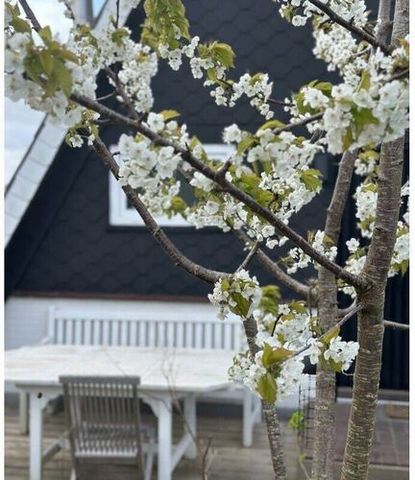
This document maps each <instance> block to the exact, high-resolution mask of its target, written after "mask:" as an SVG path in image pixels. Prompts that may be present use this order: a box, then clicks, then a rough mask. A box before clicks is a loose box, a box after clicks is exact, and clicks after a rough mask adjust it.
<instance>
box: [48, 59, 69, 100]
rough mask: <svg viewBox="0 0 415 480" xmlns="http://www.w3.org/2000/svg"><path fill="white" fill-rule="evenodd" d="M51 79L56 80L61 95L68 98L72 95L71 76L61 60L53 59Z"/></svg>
mask: <svg viewBox="0 0 415 480" xmlns="http://www.w3.org/2000/svg"><path fill="white" fill-rule="evenodd" d="M52 78H53V79H55V80H56V82H57V84H58V87H59V88H60V89H61V90H62V91H63V93H64V94H65V95H66V96H67V97H69V96H70V95H71V93H72V75H71V72H70V71H69V70H68V69H67V68H66V67H65V65H64V63H63V62H62V60H59V59H56V58H55V59H54V64H53V72H52Z"/></svg>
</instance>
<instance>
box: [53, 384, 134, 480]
mask: <svg viewBox="0 0 415 480" xmlns="http://www.w3.org/2000/svg"><path fill="white" fill-rule="evenodd" d="M59 381H60V383H61V384H62V386H63V392H64V402H65V412H66V419H67V424H68V430H69V439H70V443H71V451H72V456H73V460H74V465H75V469H76V468H77V467H76V466H77V465H78V466H79V464H80V462H82V461H87V460H91V459H102V460H105V459H106V458H108V459H113V460H115V459H120V460H131V461H132V462H133V463H134V464H135V463H137V467H138V470H139V472H141V473H140V475H141V476H140V477H137V478H142V472H143V463H142V446H141V432H140V428H141V420H140V404H139V397H138V386H139V384H140V379H139V378H138V377H126V378H120V377H79V376H62V377H60V378H59Z"/></svg>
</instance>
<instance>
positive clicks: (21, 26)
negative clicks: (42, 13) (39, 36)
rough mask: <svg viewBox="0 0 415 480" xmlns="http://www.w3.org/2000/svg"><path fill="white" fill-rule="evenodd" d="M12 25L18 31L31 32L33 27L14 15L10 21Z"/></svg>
mask: <svg viewBox="0 0 415 480" xmlns="http://www.w3.org/2000/svg"><path fill="white" fill-rule="evenodd" d="M6 5H7V4H6ZM10 25H11V26H12V27H13V28H14V29H15V30H16V32H18V33H31V32H32V29H31V28H30V25H29V24H28V23H27V22H26V21H24V20H23V18H20V17H14V18H13V20H12V21H11V22H10Z"/></svg>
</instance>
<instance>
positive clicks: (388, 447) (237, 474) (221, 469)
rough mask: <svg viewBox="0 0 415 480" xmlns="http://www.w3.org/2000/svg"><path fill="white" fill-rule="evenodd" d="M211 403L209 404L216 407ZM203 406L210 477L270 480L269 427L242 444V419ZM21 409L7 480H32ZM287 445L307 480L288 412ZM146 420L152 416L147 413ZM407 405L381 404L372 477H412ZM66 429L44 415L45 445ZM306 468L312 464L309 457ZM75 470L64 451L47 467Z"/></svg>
mask: <svg viewBox="0 0 415 480" xmlns="http://www.w3.org/2000/svg"><path fill="white" fill-rule="evenodd" d="M211 409H212V407H210V408H209V410H211ZM348 410H349V405H347V404H337V432H338V434H337V444H336V457H337V460H340V458H341V454H342V450H343V448H344V436H345V429H346V424H347V417H348ZM205 412H206V409H204V408H203V406H200V405H199V411H198V428H199V439H200V442H201V446H202V447H203V446H205V445H206V444H207V441H208V439H209V437H212V438H213V441H212V447H211V453H212V460H211V467H210V475H209V480H231V479H232V480H235V479H238V480H253V479H255V480H270V479H272V469H271V465H270V455H269V451H268V440H267V436H266V429H265V425H264V424H263V423H262V424H259V425H257V426H256V429H255V433H254V447H253V448H243V447H242V446H241V440H240V439H241V427H242V425H241V417H240V416H239V415H238V416H226V417H224V416H220V415H218V414H217V412H218V409H217V407H216V410H215V412H216V415H213V413H215V412H206V413H209V415H202V413H205ZM17 415H18V411H17V409H16V408H15V407H11V406H7V407H6V421H5V454H6V459H5V478H6V480H27V478H28V465H29V459H28V437H26V436H22V435H20V434H19V433H18V418H17ZM281 417H282V419H283V420H284V422H283V435H284V437H285V439H284V443H285V446H286V452H287V464H288V480H302V479H304V478H306V477H304V475H303V474H302V472H301V469H300V468H299V467H298V461H297V460H298V448H297V441H296V433H295V432H293V431H292V430H291V428H290V427H289V426H288V425H287V419H288V418H289V413H288V412H281ZM144 419H145V421H146V422H148V423H151V422H152V421H153V418H152V417H151V416H150V415H145V416H144ZM175 420H176V421H175V422H174V430H175V435H176V436H179V434H180V431H179V428H180V419H179V418H176V419H175ZM408 423H409V422H408V410H407V407H396V406H390V405H389V406H383V405H382V406H379V407H378V412H377V427H376V435H375V445H374V451H373V454H372V460H373V463H374V464H376V465H375V466H374V467H373V470H372V473H371V476H370V478H371V480H391V479H392V478H393V480H407V479H408V478H409V471H408V458H409V453H408V451H409V446H408V445H409V424H408ZM63 431H64V416H63V413H62V412H59V413H57V414H53V415H52V414H46V415H45V446H47V445H48V443H49V442H51V440H52V439H53V438H56V437H57V436H59V435H60V434H61V433H62V432H63ZM306 466H308V462H307V461H306ZM200 472H201V469H200V462H198V461H195V460H192V461H190V460H184V461H182V462H181V463H180V465H179V467H178V468H177V469H176V471H175V475H174V479H175V480H179V479H180V480H200V479H201V473H200ZM69 474H70V454H69V451H67V450H65V451H63V452H60V453H58V454H57V455H56V456H55V457H54V459H53V460H52V461H51V462H49V463H48V464H47V465H46V467H45V469H44V480H68V479H69Z"/></svg>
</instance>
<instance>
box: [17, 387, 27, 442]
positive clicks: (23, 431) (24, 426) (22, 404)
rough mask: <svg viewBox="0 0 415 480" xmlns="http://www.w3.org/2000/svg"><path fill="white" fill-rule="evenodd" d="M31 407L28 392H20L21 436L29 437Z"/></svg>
mask: <svg viewBox="0 0 415 480" xmlns="http://www.w3.org/2000/svg"><path fill="white" fill-rule="evenodd" d="M28 411H29V405H28V395H27V393H26V392H19V431H20V434H21V435H27V434H28V432H29V425H28V420H29V415H28Z"/></svg>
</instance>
